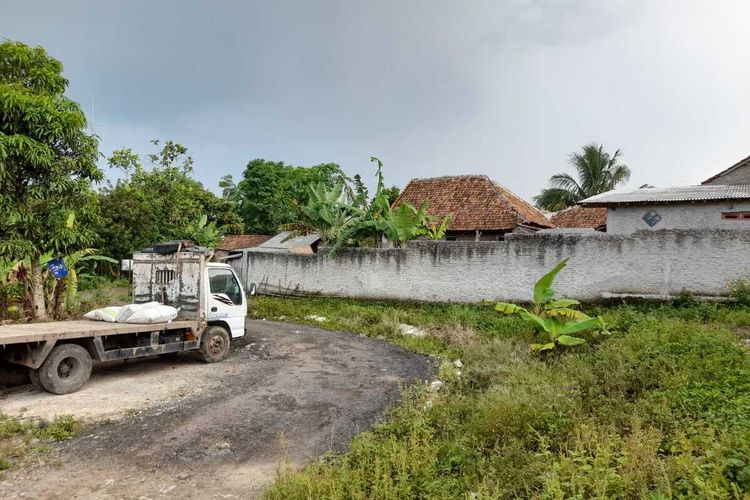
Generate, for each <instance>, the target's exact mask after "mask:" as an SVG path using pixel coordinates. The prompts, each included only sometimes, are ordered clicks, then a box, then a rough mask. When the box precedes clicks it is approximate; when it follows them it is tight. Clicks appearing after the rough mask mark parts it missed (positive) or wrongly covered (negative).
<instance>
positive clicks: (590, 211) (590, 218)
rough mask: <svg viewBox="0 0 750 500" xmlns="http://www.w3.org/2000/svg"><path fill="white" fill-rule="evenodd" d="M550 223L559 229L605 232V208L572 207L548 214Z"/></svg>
mask: <svg viewBox="0 0 750 500" xmlns="http://www.w3.org/2000/svg"><path fill="white" fill-rule="evenodd" d="M550 221H551V222H552V224H554V225H555V227H557V228H561V229H584V228H589V229H594V230H596V231H606V229H607V209H606V208H605V207H584V206H581V205H573V206H572V207H568V208H564V209H562V210H559V211H557V212H554V213H552V214H550Z"/></svg>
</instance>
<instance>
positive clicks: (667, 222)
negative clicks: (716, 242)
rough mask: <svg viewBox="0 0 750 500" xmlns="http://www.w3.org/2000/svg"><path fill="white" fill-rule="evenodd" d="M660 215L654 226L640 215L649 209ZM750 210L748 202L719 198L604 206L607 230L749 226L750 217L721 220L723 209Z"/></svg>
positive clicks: (616, 231)
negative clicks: (713, 200)
mask: <svg viewBox="0 0 750 500" xmlns="http://www.w3.org/2000/svg"><path fill="white" fill-rule="evenodd" d="M651 210H653V211H654V212H656V213H658V214H659V215H661V217H662V219H661V221H659V223H658V224H656V225H655V226H654V227H649V225H648V224H646V222H645V221H644V220H643V216H644V215H645V214H647V213H648V212H649V211H651ZM735 211H750V203H747V202H744V203H738V202H719V203H690V204H684V205H678V204H670V205H634V206H628V207H617V208H608V209H607V233H608V234H632V233H634V232H636V231H661V230H664V229H680V230H682V229H731V230H738V229H739V230H750V220H724V219H722V218H721V213H722V212H735Z"/></svg>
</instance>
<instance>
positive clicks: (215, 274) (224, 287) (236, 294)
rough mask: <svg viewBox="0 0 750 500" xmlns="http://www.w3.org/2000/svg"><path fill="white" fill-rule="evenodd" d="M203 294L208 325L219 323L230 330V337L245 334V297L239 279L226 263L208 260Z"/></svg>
mask: <svg viewBox="0 0 750 500" xmlns="http://www.w3.org/2000/svg"><path fill="white" fill-rule="evenodd" d="M205 273H206V279H205V280H204V283H205V285H206V286H207V287H208V290H207V291H206V293H204V294H203V296H204V299H205V301H206V304H205V306H204V307H205V311H206V321H207V322H208V324H209V325H220V326H223V327H224V328H226V329H227V331H229V332H230V335H231V337H232V338H237V337H242V336H243V335H245V316H247V299H246V298H245V293H244V291H243V290H242V285H241V284H240V280H239V279H237V275H236V274H235V273H234V270H233V269H232V267H231V266H229V265H228V264H220V263H217V262H209V263H207V264H206V267H205Z"/></svg>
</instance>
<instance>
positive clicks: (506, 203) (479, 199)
mask: <svg viewBox="0 0 750 500" xmlns="http://www.w3.org/2000/svg"><path fill="white" fill-rule="evenodd" d="M424 200H429V203H430V204H429V207H428V209H427V213H428V214H429V215H432V216H437V217H440V218H444V217H448V216H450V217H451V223H450V226H449V227H448V231H447V232H446V239H447V240H471V241H477V240H481V241H498V240H503V239H504V236H505V235H506V234H508V233H514V232H536V231H538V230H539V229H544V228H551V227H554V224H553V223H552V222H550V220H549V219H548V218H547V217H545V216H544V214H543V213H542V212H540V211H539V210H538V209H536V208H535V207H534V206H532V205H531V204H530V203H528V202H527V201H525V200H524V199H522V198H520V197H519V196H517V195H516V194H514V193H512V192H511V191H510V190H508V189H507V188H505V187H503V186H501V185H500V184H499V183H497V182H495V181H493V180H492V179H490V178H489V177H487V176H486V175H459V176H446V177H434V178H429V179H412V180H411V181H409V183H408V184H407V185H406V187H405V188H404V189H403V190H402V191H401V194H399V196H398V198H397V199H396V201H395V202H394V203H393V207H394V208H396V207H398V206H399V205H400V204H402V203H404V202H409V203H411V204H412V205H414V206H416V207H418V206H419V205H421V204H422V202H423V201H424Z"/></svg>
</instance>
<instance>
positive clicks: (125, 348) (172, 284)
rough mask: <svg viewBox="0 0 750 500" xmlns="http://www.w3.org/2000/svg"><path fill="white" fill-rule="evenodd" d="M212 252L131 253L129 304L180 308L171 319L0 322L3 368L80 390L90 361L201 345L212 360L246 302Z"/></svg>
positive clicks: (236, 328)
mask: <svg viewBox="0 0 750 500" xmlns="http://www.w3.org/2000/svg"><path fill="white" fill-rule="evenodd" d="M212 255H213V252H212V251H211V250H209V249H203V248H199V247H195V246H192V245H191V244H190V243H189V242H184V241H181V242H168V243H163V244H159V245H154V246H153V247H152V248H149V249H146V250H144V251H141V252H138V253H136V254H134V255H133V260H132V276H133V302H134V303H146V302H152V301H158V302H161V303H162V304H166V305H170V306H173V307H176V308H178V311H179V312H178V316H177V318H176V319H175V320H174V321H170V322H163V323H150V324H128V323H107V322H103V321H93V320H87V319H84V320H75V321H56V322H49V323H25V324H11V325H4V326H0V365H1V364H3V363H9V364H13V365H20V366H23V367H26V369H28V372H29V377H30V379H31V382H32V384H34V385H35V386H36V387H37V388H39V389H41V390H45V391H47V392H51V393H53V394H68V393H71V392H75V391H77V390H78V389H80V388H81V387H82V386H83V385H84V384H85V383H86V381H87V380H88V379H89V376H90V375H91V368H92V360H97V361H111V360H119V359H130V358H140V357H144V356H152V355H161V354H168V353H176V352H181V351H189V350H198V351H200V354H201V356H202V358H203V360H204V361H206V362H208V363H215V362H218V361H222V360H224V359H225V358H226V357H227V356H228V355H229V345H230V343H231V339H233V338H237V337H241V336H243V335H244V334H245V317H246V316H247V299H246V297H245V293H244V291H243V289H242V285H240V281H239V280H238V279H237V275H235V273H234V271H233V270H232V268H231V267H230V266H228V265H227V264H222V263H216V262H211V261H210V260H211V257H212Z"/></svg>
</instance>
